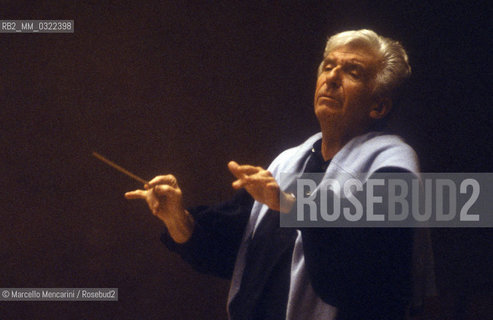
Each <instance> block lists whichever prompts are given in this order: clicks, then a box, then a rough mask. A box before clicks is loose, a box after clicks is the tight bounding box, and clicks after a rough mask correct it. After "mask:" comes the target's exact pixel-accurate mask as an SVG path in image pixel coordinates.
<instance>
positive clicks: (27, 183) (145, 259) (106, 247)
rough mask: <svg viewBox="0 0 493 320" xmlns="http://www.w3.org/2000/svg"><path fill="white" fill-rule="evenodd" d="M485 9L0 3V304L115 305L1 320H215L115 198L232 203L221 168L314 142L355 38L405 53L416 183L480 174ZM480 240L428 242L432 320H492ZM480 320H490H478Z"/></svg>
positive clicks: (215, 305)
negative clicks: (7, 298)
mask: <svg viewBox="0 0 493 320" xmlns="http://www.w3.org/2000/svg"><path fill="white" fill-rule="evenodd" d="M491 11H492V10H491V5H487V1H483V2H481V1H474V2H472V1H471V2H467V1H463V2H457V1H447V2H443V3H441V2H439V1H407V2H403V1H395V2H393V1H384V2H376V1H341V0H336V1H326V2H307V1H306V2H305V1H270V2H267V1H266V2H261V1H248V2H247V1H245V2H235V1H227V2H226V1H216V2H210V3H209V2H208V3H207V4H206V3H205V2H199V1H180V2H178V1H157V0H153V1H141V2H137V1H36V2H28V1H1V2H0V18H1V19H73V20H75V33H73V34H0V125H1V127H0V142H1V144H0V155H1V158H0V159H1V167H0V174H1V175H0V177H1V179H2V181H3V183H2V185H3V186H2V191H1V193H0V197H1V199H0V200H1V202H0V214H1V215H0V217H1V222H0V246H1V249H0V287H117V288H119V301H118V302H2V303H0V319H34V318H37V319H44V318H46V319H55V318H58V317H59V315H61V316H62V318H66V319H68V318H73V319H83V318H93V319H94V318H101V319H103V318H104V319H224V318H225V301H226V295H227V290H228V283H227V282H226V281H223V280H217V279H214V278H212V277H209V276H204V275H200V274H198V273H196V272H195V271H193V270H192V269H191V268H190V267H189V266H188V265H186V264H185V263H184V262H182V261H181V260H180V259H179V258H178V257H177V256H176V255H174V254H172V253H170V252H168V251H167V250H166V248H164V246H163V245H162V244H161V243H160V242H159V236H160V233H161V231H162V224H161V222H160V221H159V220H157V219H156V218H155V217H154V216H152V215H151V214H150V213H149V212H148V210H147V208H146V205H145V204H144V203H143V202H128V201H126V200H125V199H124V198H123V193H124V192H125V191H128V190H133V189H135V188H138V187H140V186H139V184H138V183H136V182H134V181H133V180H130V179H129V178H128V177H126V176H124V175H122V174H121V173H119V172H117V171H115V170H114V169H112V168H110V167H108V166H106V165H105V164H103V163H101V162H99V161H97V160H96V159H94V158H93V157H91V152H92V151H98V152H100V153H102V154H103V155H105V156H107V157H108V158H110V159H113V160H115V161H116V162H118V163H120V164H121V165H122V166H124V167H126V168H128V169H129V170H131V171H133V172H135V173H137V174H138V175H140V176H142V177H144V178H145V179H150V178H152V177H153V176H155V175H157V174H162V173H173V174H175V175H176V176H177V177H178V179H179V182H180V186H181V188H182V190H183V192H184V195H185V202H186V204H187V205H192V204H212V203H216V202H218V201H220V200H225V199H227V198H228V197H229V196H231V195H232V194H233V191H232V189H231V187H230V183H231V182H232V176H231V175H230V174H229V172H228V170H227V168H226V164H227V162H228V161H229V160H232V159H234V160H236V161H238V162H241V163H250V164H255V165H261V166H267V165H268V164H269V163H270V161H271V160H272V159H273V158H274V157H275V156H276V155H277V154H278V153H279V152H280V151H282V150H284V149H285V148H287V147H290V146H294V145H296V144H298V143H300V142H302V141H304V140H305V138H307V137H308V136H309V135H311V134H312V133H314V132H316V131H317V130H318V125H317V122H316V119H315V117H314V115H313V113H312V99H313V91H314V84H315V77H316V68H317V66H318V63H319V61H320V59H321V54H322V52H323V47H324V43H325V40H326V37H327V35H330V34H333V33H335V32H339V31H343V30H346V29H354V28H363V27H365V28H370V29H374V30H375V31H377V32H379V33H381V34H383V35H385V36H389V37H392V38H395V39H398V40H400V41H401V42H402V43H403V45H404V46H405V47H406V48H407V49H408V52H409V56H410V61H411V64H412V67H413V78H412V82H411V84H410V86H409V87H408V90H407V91H408V92H407V95H406V98H405V99H404V100H403V101H402V113H401V114H400V117H399V118H398V119H396V121H394V124H393V126H394V128H395V129H396V131H397V132H398V133H400V134H401V135H403V136H404V137H405V138H406V139H407V140H408V141H409V142H410V143H411V144H412V145H413V146H414V147H415V149H416V150H417V151H418V154H419V155H420V158H421V162H422V167H423V171H427V172H493V170H492V169H493V168H492V165H491V163H492V162H491V160H490V159H491V157H492V155H493V152H492V145H493V143H492V141H491V139H492V134H491V131H492V130H491V108H492V104H491V94H490V91H491V89H490V87H491V81H490V79H491V76H492V72H491V70H492V68H491V58H492V57H491V31H492V30H491V25H490V21H491V13H492V12H491ZM491 236H492V231H491V230H489V229H474V230H472V229H470V230H465V229H434V230H433V233H432V237H433V242H434V246H435V256H436V257H435V258H436V269H437V270H436V271H437V280H438V285H439V290H440V294H441V295H440V298H439V307H436V308H435V309H436V310H434V311H433V312H431V313H430V314H433V316H431V315H430V316H429V317H430V318H437V319H491V314H492V313H493V310H492V304H493V303H492V302H493V290H492V289H491V287H492V283H493V276H492V266H493V263H492V252H493V246H492V244H491V243H492V241H491V240H492V237H491ZM488 317H489V318H488Z"/></svg>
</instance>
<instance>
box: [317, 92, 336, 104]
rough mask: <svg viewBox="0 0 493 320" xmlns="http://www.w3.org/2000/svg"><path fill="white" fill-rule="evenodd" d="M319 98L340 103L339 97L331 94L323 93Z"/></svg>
mask: <svg viewBox="0 0 493 320" xmlns="http://www.w3.org/2000/svg"><path fill="white" fill-rule="evenodd" d="M318 100H319V101H324V100H326V101H327V102H330V103H334V102H335V103H339V102H340V101H339V99H337V98H335V97H333V96H330V95H325V94H321V95H319V96H318Z"/></svg>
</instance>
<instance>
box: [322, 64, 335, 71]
mask: <svg viewBox="0 0 493 320" xmlns="http://www.w3.org/2000/svg"><path fill="white" fill-rule="evenodd" d="M332 69H334V66H333V65H331V64H326V65H325V66H324V68H323V70H324V71H327V72H328V71H330V70H332Z"/></svg>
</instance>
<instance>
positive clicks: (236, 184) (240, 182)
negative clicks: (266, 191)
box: [231, 179, 247, 189]
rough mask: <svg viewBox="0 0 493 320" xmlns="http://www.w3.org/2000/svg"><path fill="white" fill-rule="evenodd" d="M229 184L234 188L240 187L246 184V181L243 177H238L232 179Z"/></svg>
mask: <svg viewBox="0 0 493 320" xmlns="http://www.w3.org/2000/svg"><path fill="white" fill-rule="evenodd" d="M231 185H232V186H233V188H234V189H241V188H243V187H244V186H246V185H247V181H246V180H244V179H238V180H235V181H233V183H232V184H231Z"/></svg>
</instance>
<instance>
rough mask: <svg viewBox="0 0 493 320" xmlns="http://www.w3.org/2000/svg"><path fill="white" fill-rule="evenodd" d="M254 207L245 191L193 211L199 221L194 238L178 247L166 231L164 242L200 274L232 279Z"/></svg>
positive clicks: (163, 236)
mask: <svg viewBox="0 0 493 320" xmlns="http://www.w3.org/2000/svg"><path fill="white" fill-rule="evenodd" d="M252 206H253V198H252V197H251V196H250V195H249V194H248V193H247V192H246V191H245V190H244V189H242V190H240V191H238V192H237V194H236V195H235V196H234V198H233V199H232V200H230V201H227V202H224V203H221V204H219V205H216V206H210V207H206V206H199V207H194V208H190V209H188V211H189V212H190V214H191V215H192V216H193V218H194V220H195V227H194V231H193V233H192V236H191V238H190V239H189V240H188V241H187V242H186V243H184V244H178V243H176V242H174V241H173V239H172V238H171V237H170V235H169V233H168V231H167V230H165V231H164V233H163V234H162V236H161V241H162V242H163V243H164V244H165V245H166V246H167V247H168V248H169V249H170V250H171V251H173V252H176V253H177V254H179V255H180V256H181V257H182V258H183V259H184V260H185V261H187V262H188V263H189V264H190V265H191V266H192V267H193V268H194V269H196V270H197V271H199V272H203V273H208V274H212V275H215V276H219V277H221V278H226V279H230V278H231V276H232V273H233V268H234V264H235V260H236V255H237V253H238V248H239V246H240V243H241V240H242V238H243V233H244V230H245V227H246V225H247V223H248V218H249V216H250V211H251V209H252Z"/></svg>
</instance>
